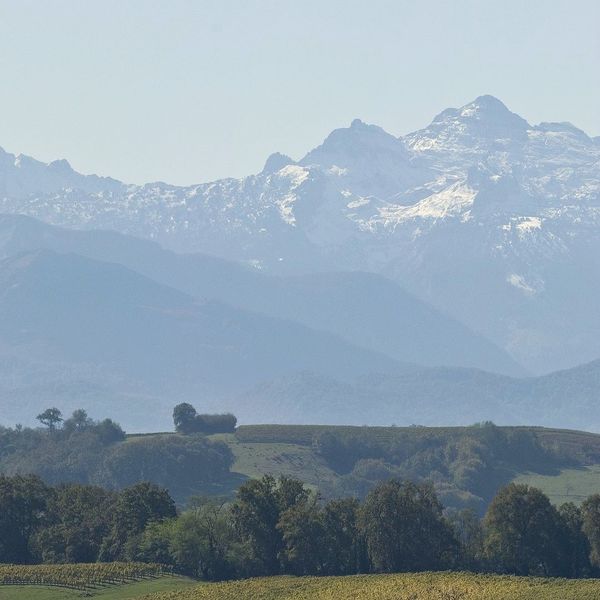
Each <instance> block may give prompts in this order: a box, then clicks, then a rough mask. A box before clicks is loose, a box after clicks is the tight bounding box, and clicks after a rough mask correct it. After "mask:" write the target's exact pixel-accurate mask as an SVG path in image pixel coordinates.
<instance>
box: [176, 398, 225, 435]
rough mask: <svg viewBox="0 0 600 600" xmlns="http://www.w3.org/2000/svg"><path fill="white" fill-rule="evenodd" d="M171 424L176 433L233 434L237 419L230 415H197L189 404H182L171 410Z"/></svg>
mask: <svg viewBox="0 0 600 600" xmlns="http://www.w3.org/2000/svg"><path fill="white" fill-rule="evenodd" d="M173 423H174V424H175V431H177V432H178V433H185V434H189V433H204V434H211V433H233V432H234V431H235V427H236V425H237V418H236V417H235V416H234V415H232V414H231V413H225V414H222V415H199V414H198V413H197V412H196V409H195V408H194V407H193V406H192V405H191V404H189V403H187V402H182V403H181V404H178V405H177V406H176V407H175V408H174V409H173Z"/></svg>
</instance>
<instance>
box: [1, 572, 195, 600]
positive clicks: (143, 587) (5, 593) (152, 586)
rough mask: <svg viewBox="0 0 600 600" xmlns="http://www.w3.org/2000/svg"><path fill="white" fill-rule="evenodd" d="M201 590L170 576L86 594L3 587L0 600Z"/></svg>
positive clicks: (129, 597)
mask: <svg viewBox="0 0 600 600" xmlns="http://www.w3.org/2000/svg"><path fill="white" fill-rule="evenodd" d="M190 586H194V587H196V586H198V582H197V581H195V580H193V579H189V578H187V577H178V576H167V577H156V578H153V579H143V580H140V581H134V582H131V583H123V584H121V583H119V584H114V585H105V586H97V587H95V588H92V589H87V590H85V591H82V590H76V589H70V588H62V587H52V586H43V585H3V586H0V599H1V600H80V599H81V598H84V597H85V598H94V599H97V600H136V599H137V598H140V597H142V596H146V595H148V594H152V595H156V594H155V593H157V592H168V591H171V590H184V589H185V588H187V587H190Z"/></svg>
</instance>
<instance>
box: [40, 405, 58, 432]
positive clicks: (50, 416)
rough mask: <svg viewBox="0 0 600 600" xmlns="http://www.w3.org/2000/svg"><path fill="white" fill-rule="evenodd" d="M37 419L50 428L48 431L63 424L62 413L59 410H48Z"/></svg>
mask: <svg viewBox="0 0 600 600" xmlns="http://www.w3.org/2000/svg"><path fill="white" fill-rule="evenodd" d="M36 419H37V420H38V421H39V422H40V423H41V424H42V425H45V426H46V427H48V429H56V427H57V425H58V424H59V423H62V420H63V418H62V413H61V412H60V410H58V408H47V409H46V410H45V411H44V412H43V413H40V414H39V415H38V416H37V417H36Z"/></svg>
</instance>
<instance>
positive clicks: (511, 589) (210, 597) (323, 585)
mask: <svg viewBox="0 0 600 600" xmlns="http://www.w3.org/2000/svg"><path fill="white" fill-rule="evenodd" d="M598 598H600V580H564V579H537V578H527V577H524V578H518V577H503V576H492V575H471V574H462V573H417V574H401V575H363V576H350V577H322V578H316V577H302V578H294V577H273V578H262V579H250V580H246V581H234V582H230V583H219V584H207V585H203V586H199V587H196V588H193V587H192V588H188V589H186V590H180V591H172V592H167V593H165V594H153V595H151V596H147V597H146V598H144V600H304V599H306V600H309V599H312V600H359V599H360V600H546V599H547V600H598Z"/></svg>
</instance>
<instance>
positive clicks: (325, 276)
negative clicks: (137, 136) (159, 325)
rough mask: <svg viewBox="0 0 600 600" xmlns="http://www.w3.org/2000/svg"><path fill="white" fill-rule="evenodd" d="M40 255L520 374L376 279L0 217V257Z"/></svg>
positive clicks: (393, 350)
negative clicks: (69, 257) (246, 261)
mask: <svg viewBox="0 0 600 600" xmlns="http://www.w3.org/2000/svg"><path fill="white" fill-rule="evenodd" d="M40 248H43V249H49V250H53V251H56V252H71V253H76V254H80V255H83V256H87V257H88V258H92V259H96V260H101V261H106V262H113V263H118V264H121V265H124V266H126V267H128V268H130V269H133V270H135V271H137V272H139V273H141V274H143V275H145V276H147V277H150V278H151V279H153V280H155V281H157V282H160V283H162V284H166V285H169V286H171V287H173V288H176V289H179V290H181V291H183V292H185V293H187V294H190V295H192V296H195V297H197V298H204V299H206V298H209V299H214V300H219V301H223V302H226V303H228V304H230V305H234V306H238V307H240V308H243V309H249V310H252V311H254V312H259V313H263V314H267V315H269V316H274V317H277V318H281V319H288V320H293V321H296V322H300V323H302V324H304V325H307V326H309V327H311V328H313V329H318V330H321V331H328V332H330V333H333V334H335V335H338V336H340V337H342V338H345V339H346V340H347V341H349V342H351V343H353V344H355V345H358V346H361V347H364V348H368V349H370V350H373V351H376V352H381V353H384V354H387V355H388V356H391V357H393V358H395V359H396V360H399V361H402V362H408V363H417V364H421V365H430V366H436V365H445V366H461V367H476V368H480V369H487V370H490V371H497V372H502V373H507V374H512V375H522V374H524V371H523V369H521V368H520V367H519V365H517V364H516V363H515V362H514V361H512V360H511V359H510V357H508V356H507V355H506V354H505V353H503V352H502V351H500V350H499V349H498V348H496V347H495V346H494V345H493V344H491V343H490V342H488V341H487V340H485V339H484V338H483V337H481V336H477V335H475V334H473V333H472V332H471V331H469V330H468V328H466V327H465V326H463V325H461V324H460V323H458V322H457V321H455V320H454V319H452V318H450V317H448V316H447V315H444V314H442V313H440V312H439V311H436V310H434V309H433V308H431V307H429V306H427V305H426V304H425V303H424V302H422V301H420V300H418V299H417V298H416V297H414V296H413V295H411V294H409V293H407V292H405V291H404V290H403V289H402V288H400V287H399V286H398V285H397V284H394V283H393V282H391V281H389V280H387V279H385V278H383V277H381V276H378V275H375V274H368V273H349V272H346V273H317V274H311V275H304V276H297V277H292V276H289V277H281V276H279V277H278V276H270V275H267V274H265V273H262V272H260V271H257V270H256V269H250V268H247V267H244V266H241V265H239V264H236V263H232V262H229V261H225V260H222V259H217V258H214V257H210V256H203V255H199V254H194V255H192V254H190V255H179V254H175V253H173V252H170V251H167V250H163V249H162V248H160V247H159V246H158V245H157V244H154V243H150V242H147V241H144V240H138V239H136V238H133V237H131V236H124V235H120V234H116V233H114V232H103V231H72V230H66V229H61V228H58V227H53V226H50V225H46V224H43V223H41V222H39V221H36V220H34V219H31V218H28V217H23V216H12V215H0V256H5V257H6V256H11V255H14V254H16V253H19V252H23V251H31V250H36V249H40Z"/></svg>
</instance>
